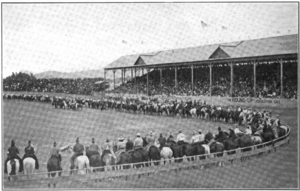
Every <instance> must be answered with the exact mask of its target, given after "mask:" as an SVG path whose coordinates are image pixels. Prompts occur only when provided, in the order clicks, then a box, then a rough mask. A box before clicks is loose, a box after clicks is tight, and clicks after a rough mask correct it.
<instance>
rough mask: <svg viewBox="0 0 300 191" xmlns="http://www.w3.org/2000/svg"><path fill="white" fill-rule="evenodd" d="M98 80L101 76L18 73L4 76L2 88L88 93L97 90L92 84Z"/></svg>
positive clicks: (5, 89)
mask: <svg viewBox="0 0 300 191" xmlns="http://www.w3.org/2000/svg"><path fill="white" fill-rule="evenodd" d="M20 76H22V77H20ZM100 80H103V78H83V79H81V78H78V79H65V78H50V79H36V78H35V77H34V76H31V77H27V76H26V74H24V73H19V74H13V75H12V76H9V77H7V78H5V79H4V80H3V89H4V91H28V92H55V93H66V94H82V95H90V94H91V93H92V91H99V87H97V86H95V85H94V84H95V82H97V81H100Z"/></svg>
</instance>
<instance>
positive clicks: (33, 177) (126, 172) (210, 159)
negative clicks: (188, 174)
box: [4, 124, 291, 187]
mask: <svg viewBox="0 0 300 191" xmlns="http://www.w3.org/2000/svg"><path fill="white" fill-rule="evenodd" d="M284 125H285V126H287V125H286V124H284ZM287 129H288V131H287V133H286V134H285V135H284V136H282V137H280V138H277V139H274V140H272V141H269V142H264V143H261V144H257V145H253V146H250V147H243V148H238V149H235V150H230V151H224V152H219V153H211V154H204V155H197V156H184V157H181V158H176V160H178V159H182V160H184V159H186V160H185V161H182V162H180V163H175V162H172V163H170V160H172V161H173V160H174V159H165V160H157V161H148V162H140V163H132V164H123V165H113V166H104V167H97V168H92V169H93V170H102V171H103V172H101V171H100V172H95V173H88V174H84V175H72V176H70V175H69V174H70V170H64V171H56V172H62V174H63V175H62V176H61V177H57V176H56V177H54V178H48V172H40V173H33V174H30V175H29V176H30V179H27V178H26V177H28V176H27V175H24V174H20V175H18V179H19V180H17V181H14V182H7V178H8V177H7V176H5V177H4V178H5V180H4V181H5V182H6V183H5V184H6V186H8V187H14V186H22V185H23V186H24V182H26V184H28V185H30V184H31V183H34V184H48V183H58V182H64V181H76V180H78V181H82V180H91V179H92V180H99V179H100V180H101V179H109V178H119V177H125V178H126V179H127V178H128V177H130V176H136V175H143V174H155V173H159V172H163V171H167V172H168V171H171V170H181V169H186V168H191V167H192V168H198V167H200V169H202V168H203V167H204V166H205V165H210V164H220V163H222V162H227V161H233V160H236V159H243V158H245V157H250V156H254V155H259V154H262V153H265V152H270V151H272V150H273V151H274V152H276V148H277V147H279V146H282V145H284V144H286V143H289V140H290V133H291V129H290V127H289V126H287ZM244 150H249V151H245V152H243V151H244ZM228 152H230V153H232V152H234V154H230V155H228ZM220 154H222V155H223V156H221V157H217V156H218V155H220ZM199 157H201V158H203V159H199ZM192 158H193V159H197V160H193V161H192ZM164 161H166V164H165V165H163V164H162V163H164ZM157 162H158V163H159V164H160V165H153V164H154V163H157ZM147 164H148V165H149V164H152V165H151V166H149V167H144V168H133V166H137V165H144V166H146V165H147ZM124 166H130V168H129V169H124V168H123V167H124ZM111 168H114V169H117V168H118V169H123V170H113V171H108V169H111ZM75 171H76V170H75Z"/></svg>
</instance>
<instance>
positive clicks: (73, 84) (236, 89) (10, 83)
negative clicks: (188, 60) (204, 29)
mask: <svg viewBox="0 0 300 191" xmlns="http://www.w3.org/2000/svg"><path fill="white" fill-rule="evenodd" d="M283 69H284V70H283V71H284V73H283V82H284V83H283V97H284V98H288V99H297V78H298V76H297V75H298V74H297V63H284V68H283ZM162 76H163V78H162V85H161V79H160V71H159V70H152V71H150V73H149V95H169V96H171V95H179V96H191V95H194V96H209V95H210V76H209V68H208V67H202V68H194V88H193V89H192V85H191V76H192V75H191V69H190V68H187V67H186V68H179V69H178V71H177V87H175V71H174V69H172V68H167V69H163V70H162ZM233 79H234V80H233V81H234V83H233V95H232V96H233V97H254V76H253V65H242V66H235V67H234V76H233ZM101 80H103V79H102V78H84V79H80V78H78V79H64V78H51V79H36V78H35V77H34V76H33V75H32V74H31V75H28V74H24V73H19V74H13V75H12V76H9V77H7V78H5V79H4V81H3V87H4V88H3V89H4V91H32V92H56V93H66V94H83V95H90V94H91V93H92V92H93V91H103V89H101V88H100V87H99V86H95V82H97V81H101ZM280 91H281V85H280V66H279V64H278V63H273V64H260V65H258V66H257V68H256V97H260V98H265V97H269V98H279V97H280ZM106 92H112V93H122V94H124V93H129V94H136V93H139V94H147V75H146V74H144V75H142V76H137V77H136V79H135V78H134V79H132V80H129V81H127V82H126V83H124V84H122V85H120V86H119V87H116V88H115V89H113V90H107V91H106ZM212 95H213V96H221V97H224V96H225V97H227V96H230V67H229V66H216V67H213V69H212Z"/></svg>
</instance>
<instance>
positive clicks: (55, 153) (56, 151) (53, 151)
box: [50, 141, 62, 170]
mask: <svg viewBox="0 0 300 191" xmlns="http://www.w3.org/2000/svg"><path fill="white" fill-rule="evenodd" d="M60 151H61V150H60V149H59V148H57V147H56V142H55V141H54V143H53V147H52V148H51V149H50V157H56V158H58V169H60V170H62V168H61V155H60V153H59V152H60Z"/></svg>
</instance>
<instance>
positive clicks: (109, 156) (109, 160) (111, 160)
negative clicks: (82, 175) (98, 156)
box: [102, 153, 116, 171]
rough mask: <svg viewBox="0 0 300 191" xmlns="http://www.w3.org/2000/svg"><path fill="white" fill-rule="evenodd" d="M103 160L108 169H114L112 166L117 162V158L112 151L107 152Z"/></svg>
mask: <svg viewBox="0 0 300 191" xmlns="http://www.w3.org/2000/svg"><path fill="white" fill-rule="evenodd" d="M102 162H103V164H104V166H106V167H107V168H106V169H107V171H109V170H114V168H112V167H111V166H112V165H115V164H116V162H115V158H114V156H113V155H112V154H111V153H107V154H105V155H104V156H103V158H102Z"/></svg>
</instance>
